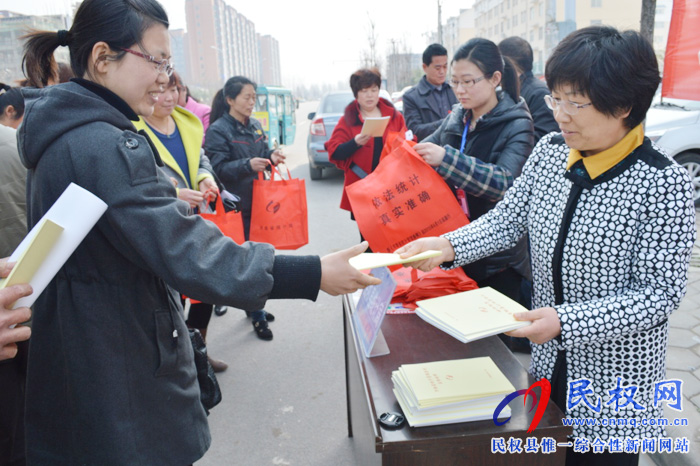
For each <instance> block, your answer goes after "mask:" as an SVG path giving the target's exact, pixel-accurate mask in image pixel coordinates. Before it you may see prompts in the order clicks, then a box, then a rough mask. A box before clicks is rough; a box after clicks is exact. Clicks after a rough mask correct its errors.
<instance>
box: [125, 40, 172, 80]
mask: <svg viewBox="0 0 700 466" xmlns="http://www.w3.org/2000/svg"><path fill="white" fill-rule="evenodd" d="M120 49H121V50H123V51H125V52H128V53H130V54H132V55H136V56H137V57H141V58H144V59H146V60H148V61H149V62H151V63H153V64H154V65H156V70H157V71H158V72H159V73H165V74H167V75H168V77H170V76H172V75H173V71H174V69H175V68H173V65H171V64H170V62H169V61H168V60H158V59H157V58H156V57H154V56H153V55H146V54H145V53H141V52H137V51H136V50H131V49H127V48H124V47H120Z"/></svg>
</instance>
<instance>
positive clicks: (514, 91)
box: [501, 57, 520, 104]
mask: <svg viewBox="0 0 700 466" xmlns="http://www.w3.org/2000/svg"><path fill="white" fill-rule="evenodd" d="M503 61H504V67H503V77H502V78H501V87H502V88H503V90H504V91H506V92H507V93H508V95H509V96H510V97H511V98H512V99H513V102H515V103H516V104H517V103H518V100H520V79H519V78H518V72H517V71H516V69H515V65H514V64H513V61H512V60H511V59H510V58H508V57H503Z"/></svg>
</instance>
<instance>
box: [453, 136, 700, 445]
mask: <svg viewBox="0 0 700 466" xmlns="http://www.w3.org/2000/svg"><path fill="white" fill-rule="evenodd" d="M568 154H569V148H568V146H567V145H566V144H565V142H564V139H563V138H562V136H561V135H560V134H559V133H550V134H549V135H547V136H545V137H543V138H542V140H540V142H539V143H538V144H537V146H536V147H535V149H534V150H533V152H532V154H531V155H530V158H529V159H528V161H527V163H526V164H525V167H524V168H523V172H522V175H521V176H520V178H518V179H516V180H515V182H514V184H513V186H512V187H511V189H509V190H508V192H507V193H506V195H505V197H504V199H503V201H501V202H500V203H499V204H498V205H497V206H496V207H495V208H494V209H492V210H491V211H490V212H488V213H487V214H485V215H484V216H482V217H480V218H479V219H477V220H476V221H474V222H472V223H471V224H470V225H467V226H465V227H463V228H461V229H459V230H456V231H454V232H451V233H448V234H447V235H445V237H446V238H448V239H449V241H450V242H451V243H452V245H453V246H454V249H455V263H454V265H455V266H457V265H463V264H467V263H470V262H473V261H475V260H478V259H480V258H482V257H485V256H489V255H491V254H493V253H494V252H496V251H500V250H503V249H506V248H509V247H512V246H513V245H514V244H515V243H516V242H517V240H518V239H519V238H520V237H522V236H523V235H524V234H525V233H529V235H530V244H531V246H530V247H531V259H532V272H533V309H535V308H539V307H554V308H555V309H556V310H557V313H558V315H559V319H560V321H561V336H560V337H558V338H556V339H553V340H550V341H549V342H546V343H544V344H542V345H536V344H533V345H532V346H533V350H532V363H531V366H530V372H531V373H532V375H533V376H534V377H535V378H537V379H539V378H542V377H546V378H548V379H550V380H551V378H552V373H553V371H554V364H555V361H556V359H557V354H558V352H560V351H561V352H563V354H564V355H565V358H566V359H565V361H566V368H567V369H566V370H567V381H569V382H570V381H572V380H577V379H582V378H585V379H588V380H590V381H591V385H590V386H589V388H591V389H592V390H593V392H592V394H591V395H589V396H588V400H589V401H590V402H591V404H592V405H595V404H596V402H597V399H598V397H600V398H601V399H602V400H601V405H602V408H601V410H600V412H599V413H596V412H595V411H594V410H592V409H590V408H589V407H588V406H587V404H586V403H584V402H581V403H579V404H578V405H576V406H575V407H573V408H571V409H567V413H566V414H567V416H568V417H572V418H637V419H641V418H658V417H662V408H663V405H662V404H660V405H659V406H655V405H654V383H655V382H659V381H661V380H664V378H665V371H666V347H667V342H668V321H667V319H668V316H669V315H670V314H671V312H673V311H674V310H675V309H676V308H677V307H678V305H679V303H680V301H681V298H682V297H683V295H684V294H685V290H686V284H687V273H688V264H689V260H690V253H691V249H692V246H693V242H694V241H695V209H694V205H693V190H692V185H691V181H690V177H689V175H688V172H687V171H686V170H685V169H684V168H683V167H681V166H680V165H678V164H676V163H675V162H673V161H672V160H671V159H670V158H669V157H668V156H666V155H665V154H663V153H662V152H660V150H659V149H658V148H657V147H656V146H654V145H653V144H652V143H651V142H650V141H649V140H648V139H646V138H645V140H644V143H643V144H642V145H641V146H639V147H638V148H637V149H635V151H634V152H632V153H631V154H630V155H628V156H627V157H626V158H625V159H624V160H623V161H622V162H620V163H619V164H618V165H616V166H615V167H613V168H611V169H610V170H608V171H607V172H606V173H604V174H602V175H600V176H598V177H597V178H595V179H594V180H592V181H591V180H590V178H588V176H587V174H584V175H583V176H582V172H583V173H585V172H584V171H583V170H579V171H578V174H577V171H576V165H574V167H572V170H570V171H567V170H566V164H567V159H568ZM579 164H580V162H579ZM617 377H622V387H625V386H636V387H638V390H637V391H636V393H635V395H634V401H635V402H637V403H638V404H639V405H641V406H643V407H645V408H646V409H645V410H643V411H635V410H634V409H633V406H634V404H633V403H629V404H628V405H627V406H626V407H624V408H621V407H620V408H619V410H616V407H615V405H616V403H614V402H611V403H608V402H609V401H610V400H611V396H610V394H609V393H608V391H609V390H613V389H615V388H616V387H617ZM622 404H623V403H620V405H622ZM628 424H629V423H628ZM640 424H641V422H637V425H636V426H634V427H633V426H631V425H627V426H612V427H611V426H601V425H600V422H598V423H597V425H596V426H588V425H587V426H575V427H574V436H575V437H588V438H589V439H591V441H592V440H593V439H595V438H601V439H603V440H607V439H609V438H610V437H621V438H624V437H628V438H643V437H658V436H660V435H663V428H662V427H658V426H642V425H640Z"/></svg>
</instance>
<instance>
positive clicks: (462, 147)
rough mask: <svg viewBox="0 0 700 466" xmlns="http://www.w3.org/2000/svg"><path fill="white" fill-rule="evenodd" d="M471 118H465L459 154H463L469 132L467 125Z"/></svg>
mask: <svg viewBox="0 0 700 466" xmlns="http://www.w3.org/2000/svg"><path fill="white" fill-rule="evenodd" d="M471 121H472V119H471V118H470V119H468V120H467V124H466V125H464V133H462V145H461V146H460V148H459V152H460V153H461V154H464V146H466V145H467V134H469V125H470V124H471Z"/></svg>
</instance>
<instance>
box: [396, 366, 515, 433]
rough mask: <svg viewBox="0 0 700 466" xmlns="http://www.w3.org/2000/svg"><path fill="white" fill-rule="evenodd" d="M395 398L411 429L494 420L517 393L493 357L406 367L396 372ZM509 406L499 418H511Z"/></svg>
mask: <svg viewBox="0 0 700 466" xmlns="http://www.w3.org/2000/svg"><path fill="white" fill-rule="evenodd" d="M391 380H392V382H394V395H395V396H396V399H397V400H398V402H399V405H401V409H402V410H403V413H404V415H405V416H406V420H407V421H408V423H409V425H411V427H422V426H435V425H440V424H454V423H457V422H467V421H482V420H486V419H493V413H494V411H495V410H496V407H497V406H498V404H499V403H500V402H501V401H503V398H504V397H505V396H506V395H509V394H510V393H513V392H514V391H515V387H513V384H511V383H510V382H509V381H508V379H507V378H506V376H505V375H503V372H501V371H500V370H499V369H498V367H497V366H496V364H495V363H494V362H493V361H492V360H491V358H490V357H483V358H472V359H458V360H453V361H436V362H429V363H423V364H403V365H402V366H401V367H399V369H398V370H396V371H393V372H392V374H391ZM509 416H510V408H509V407H508V406H506V408H505V409H503V410H502V411H501V413H500V416H499V417H509Z"/></svg>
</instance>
